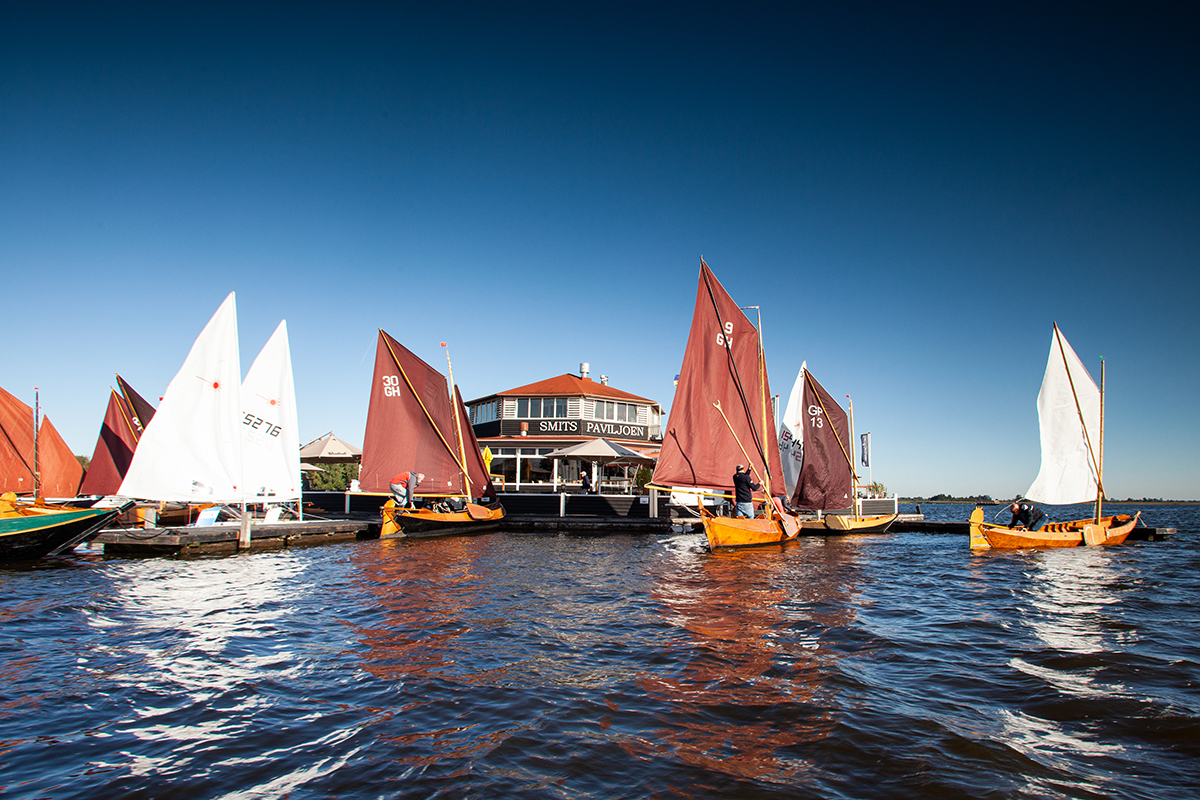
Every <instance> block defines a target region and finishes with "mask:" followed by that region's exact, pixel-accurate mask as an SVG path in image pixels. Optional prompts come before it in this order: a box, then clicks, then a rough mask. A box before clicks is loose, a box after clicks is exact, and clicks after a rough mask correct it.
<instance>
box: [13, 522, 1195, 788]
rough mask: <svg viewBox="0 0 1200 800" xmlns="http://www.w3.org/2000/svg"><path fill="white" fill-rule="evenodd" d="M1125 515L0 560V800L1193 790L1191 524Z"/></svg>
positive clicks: (493, 537)
mask: <svg viewBox="0 0 1200 800" xmlns="http://www.w3.org/2000/svg"><path fill="white" fill-rule="evenodd" d="M923 510H924V511H925V513H926V514H927V515H928V516H931V517H936V516H938V515H939V514H942V513H945V514H947V515H949V514H952V513H955V514H957V516H954V517H951V516H947V517H946V518H957V519H962V518H964V517H965V514H966V513H967V511H969V507H962V508H960V509H958V510H957V511H956V510H955V509H951V508H949V507H945V506H940V507H938V510H937V511H935V510H934V509H933V508H930V507H927V508H924V509H923ZM989 516H990V514H989ZM1147 516H1150V517H1151V518H1150V519H1149V520H1148V522H1149V524H1152V525H1174V526H1176V527H1178V528H1179V529H1180V532H1179V534H1178V535H1177V536H1176V537H1174V539H1172V540H1171V541H1167V542H1131V543H1127V544H1125V545H1122V546H1120V547H1112V548H1072V549H1064V550H1047V551H1039V552H1001V551H993V552H985V553H974V554H973V553H971V552H970V551H969V550H968V548H967V545H966V537H965V536H945V535H926V534H892V535H886V536H877V537H842V538H830V539H817V538H809V539H804V540H801V541H799V542H796V543H792V544H788V545H786V546H783V547H777V548H767V549H758V550H752V551H738V552H730V553H710V552H708V550H707V548H706V547H705V546H704V545H703V537H702V535H696V534H685V535H673V536H626V535H612V536H604V535H595V536H545V535H517V534H495V535H490V536H482V537H476V538H456V539H442V540H426V541H418V542H410V543H405V542H398V541H387V542H355V543H346V544H341V545H330V546H323V547H314V548H310V549H293V550H283V551H274V552H254V553H249V554H242V555H233V556H223V557H213V558H201V559H191V560H171V559H146V560H134V559H104V558H101V557H100V556H98V555H89V554H83V555H76V556H74V557H71V558H67V559H56V560H49V561H45V562H42V563H40V564H39V565H37V566H35V567H24V568H20V569H0V623H2V625H3V627H2V630H3V635H2V636H0V794H3V795H4V796H5V797H14V798H26V797H27V798H33V797H55V798H75V797H78V798H84V797H88V798H90V797H106V798H120V797H147V798H149V797H154V798H168V797H179V798H194V797H280V796H288V797H291V798H310V797H312V798H316V797H333V796H338V797H389V796H413V797H453V798H457V797H495V796H506V797H507V796H517V797H551V798H560V797H561V798H576V797H631V798H632V797H661V798H668V797H739V798H741V797H747V798H753V797H911V796H938V797H966V796H971V797H1132V798H1143V797H1144V798H1161V797H1193V796H1196V794H1197V793H1198V792H1200V760H1198V759H1197V757H1198V756H1200V622H1198V615H1197V612H1196V610H1195V601H1196V599H1197V597H1198V596H1200V592H1198V589H1200V546H1198V542H1200V537H1198V536H1197V531H1200V524H1198V523H1200V514H1198V513H1197V507H1195V506H1154V507H1149V508H1148V509H1147Z"/></svg>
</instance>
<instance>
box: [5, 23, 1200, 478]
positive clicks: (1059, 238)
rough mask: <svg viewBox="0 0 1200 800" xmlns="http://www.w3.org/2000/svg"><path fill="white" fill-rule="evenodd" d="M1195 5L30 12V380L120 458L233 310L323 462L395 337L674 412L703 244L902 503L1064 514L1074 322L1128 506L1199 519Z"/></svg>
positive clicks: (13, 233)
mask: <svg viewBox="0 0 1200 800" xmlns="http://www.w3.org/2000/svg"><path fill="white" fill-rule="evenodd" d="M1192 8H1193V7H1190V6H1188V5H1185V4H1151V5H1145V4H1136V5H1135V4H1104V3H1099V4H1093V5H1091V6H1088V7H1083V6H1075V5H1072V6H1069V7H1068V6H1063V7H1057V8H1048V7H1045V6H1044V5H1042V4H1038V5H1033V6H1030V7H1023V6H1020V5H1017V4H1012V3H1003V4H988V3H971V4H963V3H954V4H944V5H942V4H937V5H934V4H923V5H921V6H920V7H919V8H916V9H913V8H905V7H903V6H901V5H897V4H879V5H877V4H820V5H816V4H814V5H811V6H809V5H804V4H790V3H789V4H784V3H780V4H761V5H746V4H739V5H737V6H736V7H735V6H733V5H728V6H725V5H716V4H688V5H680V6H670V7H664V8H657V9H647V8H646V7H645V6H643V5H640V4H639V5H615V4H611V3H609V4H596V5H588V6H578V5H571V6H564V5H562V4H558V5H550V4H547V5H545V6H536V5H523V4H521V5H502V4H493V5H486V6H478V7H475V6H465V5H460V6H445V7H439V8H438V9H437V10H430V9H428V8H425V7H424V6H423V5H417V4H413V5H412V6H403V5H402V6H400V7H398V8H388V9H386V10H381V9H380V8H379V7H375V6H361V5H342V6H337V7H330V8H328V9H320V8H315V7H306V6H297V5H284V4H281V5H279V6H275V7H268V6H262V5H251V6H241V5H216V4H187V5H171V6H168V5H166V4H157V5H151V4H147V5H146V6H145V7H116V6H106V5H89V6H85V5H79V6H57V5H53V4H38V5H34V4H7V5H6V6H5V7H4V8H3V10H0V176H2V179H0V270H2V271H3V274H4V276H5V278H4V280H5V286H6V300H7V302H6V303H5V307H6V308H5V313H4V315H3V317H2V319H0V331H3V334H4V336H5V340H6V341H8V342H9V343H10V344H11V345H13V346H14V350H15V352H10V357H9V358H8V359H6V364H5V367H4V369H3V372H2V373H0V385H2V386H3V387H4V388H6V389H7V390H9V391H10V392H13V393H14V394H17V395H18V396H20V397H21V398H22V399H25V400H27V401H29V402H31V401H32V387H33V386H35V385H36V386H39V387H41V397H42V402H43V404H44V406H45V408H46V410H47V412H48V413H49V415H50V418H51V419H52V420H53V421H54V423H55V425H56V426H57V427H58V428H59V429H60V431H61V432H62V433H63V435H64V436H65V438H66V439H67V441H68V443H69V444H70V445H71V447H72V449H74V450H75V452H77V453H81V454H85V455H90V454H91V451H92V448H93V446H94V443H95V438H96V434H97V432H98V430H99V426H100V421H101V419H102V416H103V413H104V404H105V402H106V398H107V393H108V389H107V387H108V386H109V385H111V384H112V374H113V373H114V372H115V373H120V374H121V375H122V376H123V377H125V378H127V379H128V380H129V381H130V382H131V383H132V385H133V386H134V387H135V388H136V389H138V391H139V392H141V393H143V394H144V395H145V396H147V397H149V398H156V397H158V396H159V395H161V394H162V392H163V390H164V389H165V387H166V384H167V382H168V381H170V379H171V378H172V377H173V376H174V374H175V372H176V370H177V369H178V368H179V365H180V363H181V362H182V360H183V357H184V355H185V354H186V352H187V349H188V348H189V347H190V345H191V343H192V340H193V339H194V337H195V336H196V334H197V333H198V332H199V330H200V328H201V327H203V325H204V323H205V322H206V321H207V319H208V317H209V316H210V315H211V314H212V313H213V311H214V310H215V309H216V307H217V305H218V304H219V303H220V301H221V299H222V298H223V297H224V296H225V294H227V293H228V292H229V291H231V290H234V291H236V292H237V295H238V310H239V318H240V327H241V342H242V366H243V370H245V369H247V368H248V367H249V365H250V363H251V362H252V361H253V359H254V356H255V354H256V353H257V352H258V349H259V348H260V347H261V346H262V344H263V343H264V342H265V341H266V339H267V337H268V336H269V335H270V333H271V331H272V330H273V329H274V327H275V325H276V324H277V323H278V321H279V320H280V319H281V318H287V320H288V327H289V332H290V334H291V344H292V353H293V359H294V366H295V374H296V382H297V393H298V395H299V403H300V423H301V439H302V440H305V441H306V440H307V439H310V438H315V437H316V436H318V435H320V434H322V433H324V432H325V431H328V430H330V429H333V430H335V431H336V432H337V433H338V434H339V435H340V436H342V437H344V438H346V439H349V440H351V441H361V436H362V430H363V427H364V425H365V420H366V410H367V400H368V393H369V384H370V380H371V367H372V357H371V354H372V353H373V348H374V345H375V331H376V329H377V328H383V329H384V330H386V331H388V332H389V333H390V334H392V335H393V336H395V337H396V338H397V339H398V340H400V341H401V342H403V343H404V344H405V345H407V346H408V347H409V348H410V349H412V350H413V351H414V352H416V353H418V354H419V355H422V356H424V357H425V358H426V360H428V361H430V363H432V364H434V365H435V366H439V365H441V366H444V363H443V361H442V359H443V351H441V350H440V348H439V347H438V343H439V342H440V341H449V342H450V347H451V354H452V355H453V357H454V367H455V377H456V378H457V379H458V381H459V383H460V384H461V387H462V390H463V394H464V396H466V397H467V398H472V397H478V396H482V395H485V394H489V393H491V392H495V391H499V390H503V389H507V388H511V387H514V386H518V385H521V384H524V383H528V382H531V381H534V380H538V379H541V378H544V377H548V376H551V375H556V374H561V373H563V372H576V371H577V370H578V365H579V362H580V361H588V362H590V363H591V365H592V370H593V373H594V374H600V373H603V374H607V375H609V376H610V377H611V381H612V383H613V385H615V386H617V387H619V388H622V389H625V390H627V391H630V392H634V393H636V394H640V395H644V396H647V397H651V398H654V399H656V400H659V401H660V402H662V403H663V404H664V405H666V406H669V405H670V403H671V395H672V391H673V387H672V378H673V377H674V375H675V373H677V372H678V370H679V365H680V362H681V361H682V357H683V347H684V343H685V341H686V337H687V330H688V325H689V324H690V315H691V310H692V304H693V301H694V298H695V281H696V276H697V272H698V265H699V261H698V257H699V256H701V255H703V256H704V257H705V258H706V260H707V261H708V263H709V264H710V266H712V268H713V269H714V271H715V272H716V274H717V275H718V277H719V278H720V279H721V280H722V282H723V283H724V285H725V287H726V288H727V289H728V290H729V292H730V293H731V294H732V295H733V297H734V298H735V299H736V300H737V301H738V302H740V303H742V304H744V305H760V306H761V307H762V314H763V327H764V337H765V342H766V347H767V354H768V364H769V366H770V368H771V374H772V380H773V387H772V388H773V390H774V392H775V393H777V394H782V395H784V396H785V397H786V395H787V393H788V390H789V389H790V386H791V383H792V381H793V380H794V378H795V375H796V372H797V370H798V369H799V367H800V363H801V361H802V360H805V359H807V361H808V365H809V367H810V369H811V370H812V371H813V373H814V374H815V375H816V376H817V377H818V379H820V380H821V381H822V383H823V384H824V385H825V386H826V387H827V388H828V389H829V390H830V391H831V392H832V393H833V394H834V395H835V396H843V395H846V394H850V395H852V396H853V398H854V403H855V414H856V416H855V423H856V428H857V429H858V430H859V431H866V430H871V431H872V432H873V438H874V444H875V467H874V469H873V471H872V472H873V477H874V478H875V479H876V480H880V481H882V482H883V483H885V484H886V485H887V486H888V487H889V488H891V489H894V490H898V491H900V492H901V493H915V494H931V493H934V492H955V493H975V492H986V493H990V494H993V495H995V496H1010V495H1012V494H1014V493H1016V492H1018V491H1024V490H1025V489H1026V488H1027V487H1028V485H1029V483H1030V482H1031V481H1032V479H1033V477H1034V475H1035V474H1036V472H1037V465H1038V458H1039V456H1038V432H1037V414H1036V405H1035V401H1036V396H1037V391H1038V387H1039V385H1040V382H1041V377H1042V372H1043V370H1044V368H1045V362H1046V356H1047V352H1048V350H1049V344H1050V334H1051V323H1052V321H1055V320H1057V321H1058V323H1059V325H1060V326H1061V327H1062V329H1063V331H1064V333H1065V334H1066V335H1067V337H1068V339H1069V340H1070V341H1071V343H1072V344H1073V345H1074V347H1075V349H1076V351H1077V352H1078V353H1079V355H1080V356H1081V357H1082V358H1083V359H1084V361H1085V363H1087V364H1088V365H1089V367H1094V369H1093V374H1094V376H1095V377H1096V378H1097V380H1098V379H1099V374H1098V364H1099V358H1100V357H1101V356H1105V357H1106V358H1107V359H1108V362H1107V363H1108V390H1109V391H1108V429H1107V431H1106V436H1107V448H1106V477H1107V481H1106V483H1107V485H1108V488H1109V493H1110V495H1112V496H1115V497H1125V496H1127V495H1132V496H1138V497H1140V496H1143V495H1149V496H1168V497H1177V498H1198V497H1200V456H1197V452H1198V449H1200V422H1198V421H1197V414H1196V409H1197V401H1196V396H1197V392H1198V390H1200V367H1198V363H1200V359H1198V358H1197V356H1196V353H1195V351H1196V347H1197V345H1198V344H1200V325H1198V324H1197V321H1196V313H1195V310H1194V306H1195V303H1196V299H1197V296H1198V294H1200V292H1198V291H1197V290H1198V288H1200V286H1198V283H1200V281H1198V279H1197V268H1198V266H1200V263H1198V262H1200V256H1198V254H1200V188H1198V187H1200V157H1198V155H1197V142H1200V115H1198V113H1197V99H1198V98H1200V92H1198V91H1197V89H1198V88H1200V87H1198V83H1200V63H1198V62H1200V48H1198V47H1197V46H1196V41H1197V34H1198V32H1200V28H1198V25H1197V14H1196V12H1195V11H1193V10H1192Z"/></svg>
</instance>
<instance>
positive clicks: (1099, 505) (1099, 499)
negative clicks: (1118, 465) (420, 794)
mask: <svg viewBox="0 0 1200 800" xmlns="http://www.w3.org/2000/svg"><path fill="white" fill-rule="evenodd" d="M1099 445H1100V455H1099V458H1097V459H1096V522H1099V521H1100V514H1101V512H1102V511H1103V506H1104V356H1100V442H1099Z"/></svg>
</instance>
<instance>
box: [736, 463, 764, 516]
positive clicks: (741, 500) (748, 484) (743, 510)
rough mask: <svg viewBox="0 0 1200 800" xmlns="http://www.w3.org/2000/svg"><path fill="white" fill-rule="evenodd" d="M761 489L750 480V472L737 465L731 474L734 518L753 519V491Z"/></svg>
mask: <svg viewBox="0 0 1200 800" xmlns="http://www.w3.org/2000/svg"><path fill="white" fill-rule="evenodd" d="M758 488H761V487H759V485H758V484H757V483H755V482H754V481H752V480H751V479H750V470H748V469H747V468H746V467H745V465H743V464H738V465H737V469H736V470H734V473H733V502H734V503H735V508H736V511H735V512H734V516H735V517H748V518H753V517H754V490H755V489H758Z"/></svg>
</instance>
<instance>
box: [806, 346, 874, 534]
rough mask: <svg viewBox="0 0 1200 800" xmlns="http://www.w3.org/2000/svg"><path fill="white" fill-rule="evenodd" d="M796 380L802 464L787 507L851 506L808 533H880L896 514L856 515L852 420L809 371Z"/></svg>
mask: <svg viewBox="0 0 1200 800" xmlns="http://www.w3.org/2000/svg"><path fill="white" fill-rule="evenodd" d="M798 380H802V381H803V382H804V390H803V398H804V400H803V404H802V409H803V411H804V416H803V419H802V426H803V430H804V463H803V465H802V466H801V467H800V475H799V477H798V478H797V479H796V489H795V491H794V492H793V493H792V497H791V504H792V505H793V506H795V507H796V508H807V509H811V510H813V511H822V512H823V511H839V510H841V509H844V508H852V509H853V513H852V514H850V515H843V514H830V515H827V516H824V517H822V518H821V519H819V520H816V521H805V522H804V523H803V527H804V530H805V531H806V532H812V533H817V532H825V533H883V532H885V531H886V530H887V529H888V527H889V526H890V525H891V524H892V523H893V522H895V520H896V515H895V514H887V515H883V516H872V517H860V516H859V515H858V504H857V502H856V501H855V498H854V490H855V486H856V484H857V483H858V476H857V475H855V472H854V466H853V464H854V435H853V431H852V430H851V425H850V418H849V416H848V415H847V413H846V412H845V411H844V410H843V409H842V407H841V406H840V405H838V403H837V401H836V400H834V399H833V396H832V395H831V394H829V392H827V391H826V390H825V387H824V386H822V385H821V384H820V383H818V382H817V379H816V378H814V377H813V376H812V373H811V372H809V371H808V369H807V367H806V368H804V369H802V370H801V371H800V376H799V378H798Z"/></svg>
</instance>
